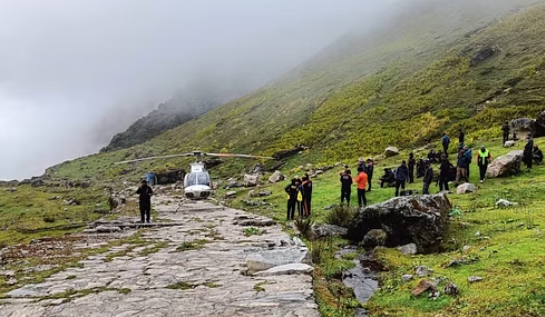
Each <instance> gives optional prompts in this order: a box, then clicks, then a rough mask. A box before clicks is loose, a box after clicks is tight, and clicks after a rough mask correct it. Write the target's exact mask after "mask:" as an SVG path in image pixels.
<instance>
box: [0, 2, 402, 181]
mask: <svg viewBox="0 0 545 317" xmlns="http://www.w3.org/2000/svg"><path fill="white" fill-rule="evenodd" d="M395 1H396V0H387V1H384V0H382V1H380V0H376V1H363V0H336V1H332V0H329V1H326V0H289V1H288V0H198V1H197V0H0V43H2V45H1V47H2V48H1V49H0V126H1V130H0V145H1V147H2V155H0V179H11V178H19V179H20V178H24V177H29V176H32V175H40V174H42V173H43V171H44V169H45V168H46V167H48V166H51V165H53V164H56V163H59V162H61V161H64V160H67V159H73V158H76V157H78V156H81V155H85V154H90V153H93V152H96V151H97V150H98V149H99V148H100V147H102V146H104V145H105V144H106V143H107V142H108V141H109V139H110V138H111V136H113V134H114V133H116V132H120V131H122V130H124V129H125V128H126V127H127V126H128V125H129V124H130V123H132V121H134V120H135V119H137V118H139V117H141V116H143V115H145V114H146V113H147V111H149V110H151V109H152V108H154V107H155V105H156V104H157V102H159V101H162V100H165V99H168V98H169V97H170V96H171V95H173V94H174V93H175V92H176V90H178V89H180V88H181V87H183V85H184V83H187V82H190V81H192V80H194V79H195V78H198V77H203V76H204V77H207V78H213V79H216V80H228V81H237V80H238V79H239V78H241V77H244V78H246V79H247V78H251V79H252V80H255V85H256V87H257V86H259V85H262V84H264V83H266V82H267V81H270V80H272V79H274V78H275V77H277V76H279V75H280V74H281V73H283V72H285V71H286V70H288V69H290V68H292V67H294V66H296V65H297V64H298V63H300V62H302V61H304V60H305V59H306V58H308V57H310V56H312V55H313V54H315V53H316V52H318V51H319V50H320V49H321V48H323V47H324V46H326V45H328V44H329V43H331V42H332V41H334V40H335V39H336V38H338V37H339V36H342V35H343V34H344V33H345V32H347V31H349V30H350V29H352V28H353V27H354V26H355V25H359V24H362V23H365V22H369V21H373V20H375V19H376V17H378V16H380V12H384V10H387V9H389V6H391V4H392V3H394V2H395Z"/></svg>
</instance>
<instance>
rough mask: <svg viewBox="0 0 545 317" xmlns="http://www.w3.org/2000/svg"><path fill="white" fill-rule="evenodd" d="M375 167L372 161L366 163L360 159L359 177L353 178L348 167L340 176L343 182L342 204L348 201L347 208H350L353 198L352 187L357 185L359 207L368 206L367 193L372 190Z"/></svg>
mask: <svg viewBox="0 0 545 317" xmlns="http://www.w3.org/2000/svg"><path fill="white" fill-rule="evenodd" d="M374 169H375V165H374V161H373V160H372V159H368V160H367V161H364V160H363V159H360V160H359V162H358V175H357V176H356V177H352V171H351V170H350V168H349V167H348V166H345V167H344V170H343V171H341V172H340V173H339V174H340V182H341V204H344V202H345V201H346V204H347V206H350V198H351V196H352V185H353V184H354V183H355V184H357V192H358V206H360V207H365V206H367V197H366V193H367V192H370V191H371V190H372V186H373V185H372V184H373V183H372V180H373V173H374Z"/></svg>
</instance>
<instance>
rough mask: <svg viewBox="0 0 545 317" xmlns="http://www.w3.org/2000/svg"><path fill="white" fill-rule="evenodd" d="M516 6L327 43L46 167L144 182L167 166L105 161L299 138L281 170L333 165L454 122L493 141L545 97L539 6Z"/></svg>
mask: <svg viewBox="0 0 545 317" xmlns="http://www.w3.org/2000/svg"><path fill="white" fill-rule="evenodd" d="M531 2H533V1H523V0H520V1H516V3H518V4H528V3H531ZM514 7H515V4H513V3H511V4H505V3H503V4H502V3H498V4H497V6H494V7H491V8H489V10H487V11H482V12H478V13H472V14H470V13H471V12H472V11H471V10H472V9H473V8H469V7H467V8H457V5H454V4H446V5H441V6H437V7H432V8H429V9H428V10H426V11H423V12H422V13H421V15H420V16H418V18H415V17H414V16H413V18H412V19H403V18H399V19H398V20H397V24H396V25H395V26H391V27H389V28H387V29H384V30H382V31H380V33H376V34H374V35H369V34H366V35H365V36H363V37H358V36H356V35H351V36H348V37H347V38H346V39H343V40H342V41H341V42H340V43H337V44H336V45H337V46H333V47H337V48H339V47H341V48H342V49H338V50H335V49H333V47H332V48H330V49H329V50H326V51H325V52H324V53H323V54H321V55H319V56H317V57H316V58H315V59H314V60H312V61H310V62H309V63H308V64H305V65H303V66H301V68H299V69H297V70H294V71H293V72H292V73H290V74H287V75H286V76H284V78H282V79H281V80H279V81H278V82H276V83H274V84H272V85H270V86H267V87H264V88H262V89H260V90H258V91H256V92H254V93H252V94H250V95H247V96H245V97H244V98H241V99H239V100H237V101H234V102H232V103H229V104H227V105H224V106H222V107H220V108H218V109H215V110H213V111H210V112H208V113H207V114H205V115H203V116H201V117H199V118H197V119H195V120H192V121H191V122H188V123H186V124H184V125H181V126H179V127H178V128H176V129H172V130H169V131H166V132H165V133H163V134H161V135H159V136H158V137H156V138H154V139H152V140H150V141H148V142H146V143H144V144H142V145H138V146H135V147H132V148H129V149H126V150H120V151H116V152H112V153H102V154H100V155H95V156H91V157H88V158H83V159H80V160H75V161H73V162H69V163H66V164H62V165H61V166H57V167H55V168H52V169H50V173H51V174H55V175H57V176H62V177H72V178H73V177H76V178H82V177H84V176H91V177H93V178H98V179H117V178H119V176H120V173H121V174H122V175H125V176H124V177H134V176H137V175H138V177H139V176H140V175H142V174H143V172H144V171H145V170H148V169H159V168H163V167H164V166H165V164H167V162H164V161H156V162H151V163H144V164H140V165H138V166H136V167H131V168H130V169H129V170H127V167H120V166H114V165H112V163H113V162H114V161H117V160H121V159H127V158H135V157H143V156H147V155H160V154H169V153H176V152H180V151H186V150H193V149H195V148H199V149H201V150H204V151H220V150H224V151H230V152H254V153H262V154H266V155H271V154H272V153H274V152H275V151H277V150H281V149H287V148H291V147H293V146H294V145H296V144H304V145H307V146H310V147H311V150H310V152H309V155H308V156H307V157H304V158H303V157H299V159H297V160H295V161H293V162H291V165H288V166H296V165H297V164H300V163H306V162H304V161H303V159H304V160H306V161H307V162H308V161H311V162H314V163H318V162H323V163H326V162H329V163H331V162H335V161H338V160H344V159H353V158H356V157H358V156H361V155H363V154H365V155H376V154H379V153H381V152H382V151H383V150H384V148H385V147H386V146H388V145H394V146H398V147H401V148H407V147H410V146H417V145H419V144H422V143H424V142H425V140H427V139H433V138H436V137H438V136H439V135H440V133H441V132H442V131H445V130H446V131H450V132H454V131H456V130H457V129H458V127H460V126H461V127H464V128H465V129H466V130H467V131H468V132H469V136H470V138H476V137H488V138H491V137H496V136H497V135H498V134H499V133H500V130H499V127H498V125H499V124H500V122H502V121H503V120H505V119H510V118H514V117H519V116H533V115H535V114H537V113H538V112H540V111H542V110H543V109H542V106H543V105H544V103H545V100H544V97H545V90H544V89H543V88H544V87H543V79H544V78H543V76H544V72H543V71H542V69H543V68H544V67H545V43H544V41H543V40H542V34H543V32H544V31H545V22H543V19H541V17H542V16H543V14H544V13H545V6H543V5H538V6H534V7H531V8H530V9H524V10H520V11H518V12H517V13H513V12H512V10H513V8H514ZM456 10H457V11H456ZM455 13H456V14H455ZM453 16H456V19H453V18H452V17H453ZM504 16H506V17H504ZM500 17H504V18H502V19H501V20H498V18H500ZM447 22H448V23H447ZM486 47H491V48H493V49H494V50H497V52H496V53H495V54H494V55H493V56H492V57H490V58H489V59H486V60H485V61H483V62H480V63H477V64H475V65H472V62H471V60H472V57H473V55H474V54H475V53H477V52H479V51H481V50H482V49H483V48H486ZM168 163H169V164H173V165H182V166H185V165H186V163H187V161H186V160H172V161H169V162H168ZM244 164H247V165H250V164H252V163H251V162H230V163H228V164H226V166H224V168H223V171H230V172H232V171H237V172H240V171H241V170H242V169H243V168H244ZM123 169H125V170H123ZM220 173H221V172H220ZM133 179H134V178H133Z"/></svg>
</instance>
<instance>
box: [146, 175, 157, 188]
mask: <svg viewBox="0 0 545 317" xmlns="http://www.w3.org/2000/svg"><path fill="white" fill-rule="evenodd" d="M146 182H148V185H149V186H155V184H156V183H157V177H156V176H155V173H154V172H148V173H147V174H146Z"/></svg>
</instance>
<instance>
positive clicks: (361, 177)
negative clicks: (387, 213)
mask: <svg viewBox="0 0 545 317" xmlns="http://www.w3.org/2000/svg"><path fill="white" fill-rule="evenodd" d="M367 179H368V176H367V174H366V173H365V170H364V169H363V168H362V167H359V168H358V177H356V179H354V181H355V182H356V183H357V184H358V205H359V206H360V208H361V207H365V206H367V198H366V197H365V191H366V188H367Z"/></svg>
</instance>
